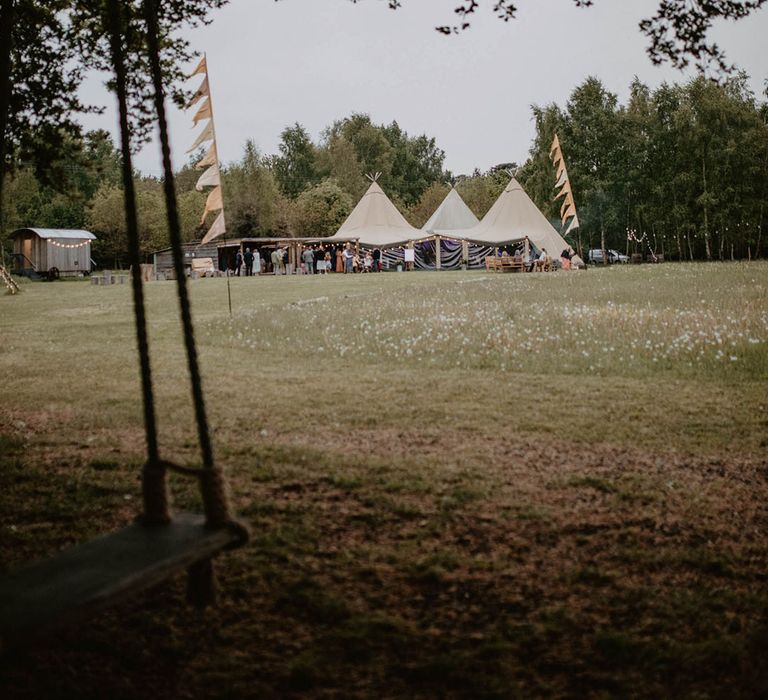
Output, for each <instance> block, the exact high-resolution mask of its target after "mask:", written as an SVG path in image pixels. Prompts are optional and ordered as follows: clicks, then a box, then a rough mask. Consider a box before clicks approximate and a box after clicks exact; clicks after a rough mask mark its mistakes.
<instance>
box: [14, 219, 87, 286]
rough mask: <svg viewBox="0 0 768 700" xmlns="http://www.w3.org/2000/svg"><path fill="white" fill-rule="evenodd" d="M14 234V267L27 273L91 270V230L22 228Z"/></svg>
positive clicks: (72, 274)
mask: <svg viewBox="0 0 768 700" xmlns="http://www.w3.org/2000/svg"><path fill="white" fill-rule="evenodd" d="M11 238H13V268H14V273H15V274H17V275H26V276H27V277H35V276H36V275H39V276H41V277H49V278H55V277H59V276H61V277H76V276H81V275H87V274H90V272H91V241H94V240H96V236H94V235H93V234H92V233H90V232H88V231H79V230H75V229H58V228H20V229H17V230H16V231H14V232H13V233H12V234H11Z"/></svg>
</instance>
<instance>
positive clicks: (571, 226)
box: [565, 214, 579, 236]
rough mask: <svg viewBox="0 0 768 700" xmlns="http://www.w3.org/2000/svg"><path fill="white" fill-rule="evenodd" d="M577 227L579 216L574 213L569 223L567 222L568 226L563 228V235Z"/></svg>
mask: <svg viewBox="0 0 768 700" xmlns="http://www.w3.org/2000/svg"><path fill="white" fill-rule="evenodd" d="M577 228H579V217H578V216H577V215H576V214H574V215H573V218H572V219H571V223H570V224H568V228H567V229H566V230H565V235H566V236H567V235H568V234H569V233H570V232H571V231H572V230H574V229H577Z"/></svg>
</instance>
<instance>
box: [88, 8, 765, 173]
mask: <svg viewBox="0 0 768 700" xmlns="http://www.w3.org/2000/svg"><path fill="white" fill-rule="evenodd" d="M457 4H458V2H457V0H403V7H401V8H400V9H399V10H397V11H392V10H390V9H388V7H387V3H386V0H361V1H360V2H358V4H353V3H352V2H350V0H280V2H275V1H274V0H232V1H231V3H230V4H229V5H228V6H226V7H224V8H223V9H222V10H219V11H216V12H214V13H213V14H212V19H213V23H212V24H211V25H210V26H206V27H200V28H198V29H195V30H193V31H189V32H187V33H186V34H185V36H186V37H187V38H188V39H189V40H190V41H191V42H192V46H193V48H195V49H196V50H197V51H200V52H203V51H205V52H206V53H207V55H208V68H209V74H210V84H211V92H212V98H213V108H214V116H215V120H216V134H217V137H218V145H219V155H220V157H221V159H222V160H223V161H224V162H228V161H232V160H236V159H238V158H239V157H240V156H241V154H242V149H243V145H244V143H245V141H246V139H248V138H251V139H253V140H254V141H255V142H256V144H257V145H258V147H259V148H260V149H261V151H262V152H263V153H275V152H277V146H278V143H279V140H280V132H281V131H282V129H284V128H285V127H286V126H287V125H290V124H293V123H295V122H300V123H301V124H303V125H304V127H305V128H306V129H307V130H308V131H309V133H310V135H311V137H312V138H313V140H315V141H317V139H318V138H319V136H320V132H321V131H322V130H323V128H325V127H326V126H328V125H329V124H330V123H331V122H332V121H334V120H335V119H339V118H342V117H345V116H347V115H349V114H350V113H352V112H364V113H367V114H370V115H371V118H372V119H373V121H374V122H375V123H389V122H391V121H392V120H396V121H397V122H398V123H399V124H400V126H401V127H402V128H403V129H404V130H406V131H407V132H408V133H409V134H411V135H418V134H422V133H424V134H427V135H428V136H433V137H435V139H436V140H437V144H438V146H439V147H440V148H442V149H443V150H444V151H445V154H446V159H445V166H446V168H448V169H450V170H451V171H453V172H454V174H459V173H468V172H471V171H472V170H473V169H474V168H475V167H478V168H480V169H481V170H485V169H487V168H489V167H490V166H492V165H495V164H497V163H501V162H509V161H517V162H519V163H522V162H524V161H525V159H526V158H527V156H528V149H529V148H530V145H531V141H532V139H533V135H534V127H533V122H532V119H531V109H530V106H531V105H532V104H539V105H543V104H548V103H550V102H556V103H558V104H560V105H564V104H565V102H566V100H567V99H568V96H569V95H570V93H571V91H572V90H573V88H574V87H575V86H577V85H578V84H579V83H581V82H582V81H583V80H584V79H585V78H586V77H588V76H590V75H592V76H596V77H598V78H600V79H601V80H602V81H603V83H604V84H605V85H606V86H607V88H608V89H609V90H611V91H613V92H616V93H618V95H619V98H620V100H621V101H622V102H623V101H624V100H625V99H626V96H627V93H628V87H629V84H630V82H631V80H632V78H633V76H635V75H637V76H639V78H640V79H641V80H643V81H644V82H645V83H646V84H648V85H650V86H651V87H656V86H657V85H659V84H660V83H661V82H663V81H665V80H666V81H675V82H680V81H683V80H685V79H686V78H687V77H690V75H691V74H690V73H688V74H681V73H679V72H677V71H674V70H672V69H671V68H669V67H661V68H659V67H655V66H653V65H652V64H651V62H650V60H649V59H648V57H647V54H646V52H645V49H646V46H647V40H646V38H645V37H644V36H643V35H641V33H640V31H639V30H638V26H637V25H638V22H639V21H640V20H641V19H642V18H644V17H649V16H651V15H652V14H653V12H654V10H655V8H656V7H657V5H658V0H621V2H618V1H617V0H610V1H609V0H596V2H595V6H594V7H591V8H586V9H578V8H576V7H575V5H574V3H573V2H572V0H517V2H516V4H517V6H518V15H517V19H516V20H514V21H512V22H509V23H504V22H502V21H501V20H499V19H496V18H495V17H494V15H493V12H492V11H491V7H490V6H491V5H492V0H482V2H481V8H480V10H478V12H477V13H476V14H475V16H474V18H473V20H472V27H471V28H470V29H469V30H468V31H466V32H464V33H463V34H461V35H459V36H451V37H445V36H443V35H441V34H439V33H438V32H436V31H435V30H434V27H435V26H436V25H438V24H448V23H451V22H453V21H454V15H453V13H452V9H453V7H455V6H456V5H457ZM713 37H714V38H715V40H716V41H717V43H718V44H719V45H720V46H721V47H723V48H724V49H725V50H726V52H727V56H728V59H729V60H730V61H731V62H733V63H736V64H737V65H738V66H739V67H741V68H743V69H744V70H746V71H747V72H748V73H749V75H750V76H751V85H752V88H753V89H754V91H755V92H756V93H757V94H758V95H761V96H762V93H763V90H764V81H765V79H766V77H768V49H766V37H768V8H765V9H762V10H760V11H759V12H757V13H756V14H754V15H753V16H751V17H749V18H747V19H746V20H741V21H739V22H728V23H726V22H721V23H719V24H718V25H717V26H716V27H715V30H714V32H713ZM192 67H194V66H190V68H192ZM198 82H199V78H195V79H193V80H192V81H190V83H189V85H190V87H192V86H194V85H196V84H197V83H198ZM85 97H86V98H90V99H92V100H95V101H97V102H98V101H100V102H102V103H104V104H107V105H108V106H109V109H108V110H107V112H106V113H105V114H104V115H103V116H101V117H88V118H87V120H86V125H87V126H88V128H96V127H99V128H105V129H109V130H110V131H112V133H116V119H117V117H116V109H115V107H114V100H113V98H112V97H111V96H109V95H107V94H106V93H105V92H104V91H103V89H102V88H101V87H100V81H98V80H96V79H94V80H92V81H91V82H90V84H89V85H88V87H87V88H86V90H85ZM191 116H192V114H191V113H186V114H185V113H183V112H180V111H178V110H176V109H175V108H171V114H170V129H171V140H172V146H173V159H174V167H175V168H178V167H180V166H181V165H182V164H183V163H184V162H185V160H186V158H187V156H186V154H185V150H186V148H187V147H188V146H189V145H191V144H192V142H193V140H194V138H195V135H196V133H197V131H199V129H197V130H195V129H193V128H192V126H191ZM135 165H136V167H138V168H139V169H140V170H141V171H142V172H144V173H147V174H159V173H160V170H161V168H160V165H159V151H158V148H157V146H156V145H154V144H153V145H151V146H148V147H147V148H145V149H144V150H143V151H142V152H141V153H140V154H139V155H138V156H137V158H136V161H135Z"/></svg>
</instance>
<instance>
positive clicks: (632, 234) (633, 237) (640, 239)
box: [627, 228, 656, 262]
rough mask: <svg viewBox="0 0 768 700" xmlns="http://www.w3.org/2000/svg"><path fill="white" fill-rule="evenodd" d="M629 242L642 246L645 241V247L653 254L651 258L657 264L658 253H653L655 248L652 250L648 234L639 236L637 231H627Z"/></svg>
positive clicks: (629, 229) (630, 229)
mask: <svg viewBox="0 0 768 700" xmlns="http://www.w3.org/2000/svg"><path fill="white" fill-rule="evenodd" d="M627 240H628V241H634V242H635V243H639V244H640V245H641V246H642V244H643V241H645V245H646V246H647V248H648V252H649V253H650V254H651V257H652V258H653V262H656V253H655V252H654V251H653V248H651V244H650V243H649V242H648V234H647V233H643V235H642V236H638V235H637V231H635V229H632V228H628V229H627Z"/></svg>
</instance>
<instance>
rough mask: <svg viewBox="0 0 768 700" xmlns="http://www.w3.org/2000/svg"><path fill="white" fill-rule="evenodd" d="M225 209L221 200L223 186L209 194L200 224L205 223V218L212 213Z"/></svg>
mask: <svg viewBox="0 0 768 700" xmlns="http://www.w3.org/2000/svg"><path fill="white" fill-rule="evenodd" d="M223 207H224V203H223V202H222V198H221V185H219V186H218V187H216V188H215V189H212V190H211V191H210V193H209V194H208V199H206V200H205V211H204V212H203V216H202V218H201V219H200V223H201V224H203V223H205V217H206V216H208V214H209V213H210V212H212V211H218V210H219V209H222V208H223Z"/></svg>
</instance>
